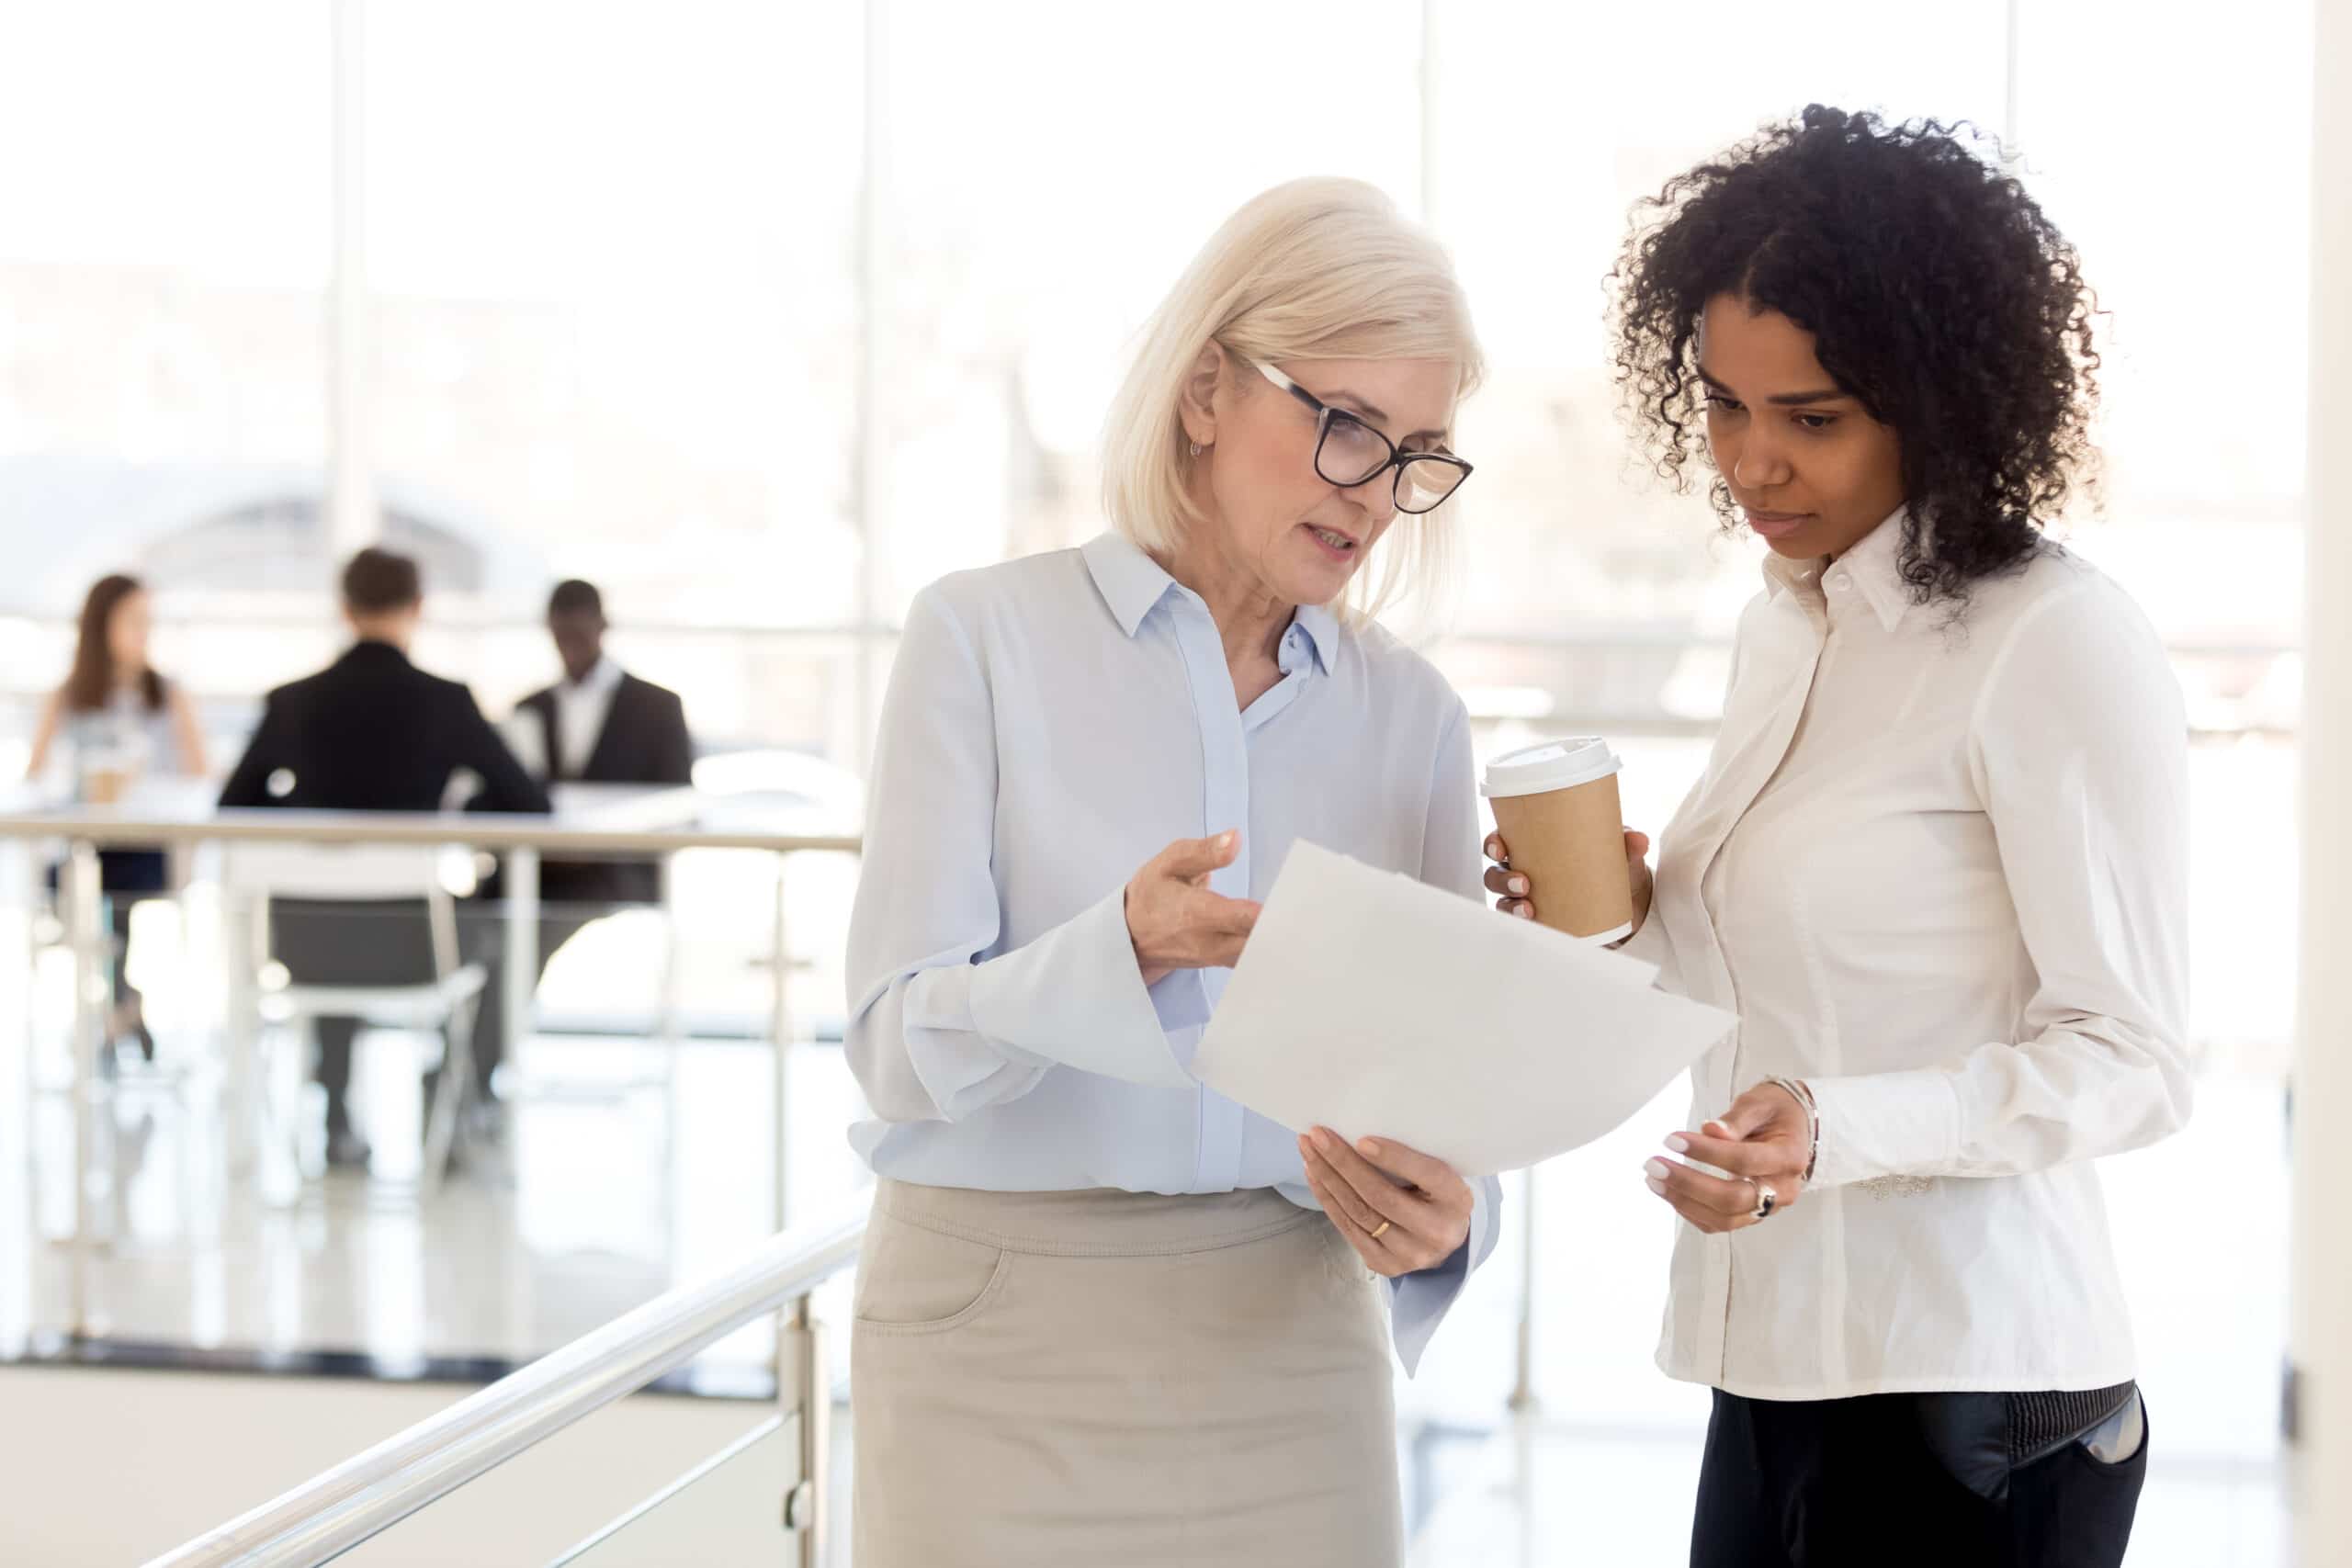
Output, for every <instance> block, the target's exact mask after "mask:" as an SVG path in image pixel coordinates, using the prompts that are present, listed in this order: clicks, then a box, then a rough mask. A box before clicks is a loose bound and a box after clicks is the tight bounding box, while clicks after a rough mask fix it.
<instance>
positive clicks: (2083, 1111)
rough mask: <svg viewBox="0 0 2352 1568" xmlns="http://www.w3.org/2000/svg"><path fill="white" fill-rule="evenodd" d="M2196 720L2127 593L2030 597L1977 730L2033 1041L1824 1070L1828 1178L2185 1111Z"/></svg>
mask: <svg viewBox="0 0 2352 1568" xmlns="http://www.w3.org/2000/svg"><path fill="white" fill-rule="evenodd" d="M1972 729H1973V732H1972V736H1971V746H1972V752H1973V755H1972V757H1971V764H1972V767H1973V770H1974V773H1975V775H1976V784H1977V788H1978V790H1979V792H1980V795H1981V798H1982V799H1983V800H1984V803H1985V813H1986V815H1987V816H1988V817H1989V818H1991V821H1992V825H1993V831H1994V835H1995V838H1996V841H1997V843H1998V847H1999V855H2000V868H2001V873H2002V875H2003V877H2004V879H2005V880H2006V882H2007V886H2008V891H2009V897H2010V898H2011V900H2012V901H2013V902H2014V904H2015V905H2016V908H2017V915H2018V934H2019V936H2020V937H2021V939H2022V941H2023V942H2024V946H2025V951H2026V954H2027V956H2028V957H2029V958H2030V960H2031V963H2032V970H2033V976H2034V988H2033V990H2032V991H2031V993H2030V998H2029V999H2028V1001H2027V1004H2026V1007H2025V1010H2024V1012H2023V1015H2022V1022H2021V1028H2020V1038H2019V1039H2018V1040H2016V1041H2013V1042H2005V1041H1996V1042H1991V1043H1961V1042H1956V1043H1955V1044H1956V1045H1957V1046H1958V1047H1959V1049H1958V1050H1957V1051H1956V1052H1955V1060H1954V1064H1953V1065H1951V1066H1940V1067H1935V1068H1927V1069H1920V1070H1915V1071H1908V1072H1898V1073H1883V1074H1872V1075H1868V1076H1862V1077H1838V1078H1818V1079H1815V1080H1813V1081H1812V1085H1811V1087H1812V1089H1813V1091H1814V1095H1815V1099H1816V1100H1818V1101H1819V1104H1820V1113H1821V1155H1820V1163H1819V1166H1818V1168H1816V1172H1815V1182H1816V1185H1824V1186H1836V1185H1838V1184H1841V1183H1844V1182H1849V1181H1857V1180H1865V1179H1872V1178H1876V1177H1880V1176H1893V1175H1910V1176H1954V1177H1972V1176H1979V1177H1989V1176H2011V1175H2017V1174H2019V1173H2022V1172H2026V1171H2033V1170H2042V1169H2047V1168H2052V1167H2054V1166H2059V1165H2064V1164H2067V1163H2069V1162H2072V1161H2075V1160H2082V1159H2093V1158H2097V1157H2098V1156H2103V1155H2110V1154H2119V1153H2121V1152H2123V1151H2124V1150H2127V1149H2132V1148H2137V1147H2139V1146H2141V1145H2144V1144H2149V1143H2153V1142H2154V1141H2155V1140H2157V1139H2158V1138H2161V1137H2164V1136H2165V1135H2166V1134H2170V1133H2173V1132H2175V1131H2177V1130H2178V1129H2179V1128H2180V1127H2181V1126H2183V1125H2184V1124H2186V1122H2188V1113H2189V1102H2190V1075H2189V1068H2188V1052H2187V1046H2186V1039H2187V1034H2188V996H2187V989H2188V987H2187V976H2188V719H2187V715H2186V712H2185V709H2184V706H2183V704H2182V701H2181V695H2180V688H2179V685H2178V683H2177V682H2176V681H2175V679H2174V677H2173V674H2172V671H2171V668H2170V666H2169V664H2168V663H2167V661H2166V660H2165V653H2164V649H2163V647H2162V645H2161V643H2160V642H2159V641H2158V640H2157V637H2156V636H2155V633H2154V629H2153V628H2152V627H2150V626H2149V625H2148V624H2147V622H2146V620H2145V619H2144V618H2143V617H2142V616H2141V615H2140V614H2139V612H2138V611H2137V610H2136V608H2134V607H2133V606H2132V605H2131V604H2130V602H2129V601H2128V600H2126V599H2125V598H2124V597H2123V596H2122V594H2121V593H2120V591H2118V590H2116V589H2114V588H2112V587H2110V586H2109V585H2108V584H2106V583H2104V582H2093V583H2090V584H2088V585H2086V587H2084V588H2082V589H2080V590H2077V591H2075V592H2066V593H2063V594H2057V595H2053V596H2052V597H2051V598H2049V599H2047V600H2044V601H2043V602H2042V603H2041V604H2038V605H2036V606H2035V607H2034V608H2033V609H2032V610H2030V611H2029V612H2028V615H2027V618H2026V619H2025V620H2024V621H2022V622H2020V623H2019V625H2018V626H2017V628H2016V629H2015V630H2014V632H2013V633H2012V634H2011V636H2010V639H2009V645H2008V647H2007V649H2005V650H2004V652H2003V653H2002V655H2001V656H2000V657H1999V658H1998V659H1997V660H1996V662H1995V665H1994V668H1993V671H1992V673H1991V675H1990V677H1989V678H1988V679H1987V681H1986V682H1985V690H1984V692H1983V694H1982V695H1981V696H1980V697H1979V699H1978V702H1977V708H1976V714H1975V718H1974V722H1973V727H1972Z"/></svg>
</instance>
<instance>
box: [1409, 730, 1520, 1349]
mask: <svg viewBox="0 0 2352 1568" xmlns="http://www.w3.org/2000/svg"><path fill="white" fill-rule="evenodd" d="M1475 771H1476V770H1475V767H1474V765H1473V763H1472V761H1471V752H1470V716H1469V714H1468V712H1467V710H1465V709H1464V707H1463V706H1462V704H1461V702H1460V700H1459V699H1456V701H1455V703H1454V705H1453V717H1452V718H1451V720H1450V721H1449V722H1448V724H1447V726H1446V730H1445V734H1444V737H1443V738H1442V739H1441V740H1440V741H1439V742H1438V758H1437V773H1436V776H1435V777H1434V778H1433V779H1432V781H1431V783H1430V818H1429V828H1428V831H1427V833H1426V835H1425V836H1424V838H1423V840H1422V842H1421V880H1422V881H1423V882H1426V883H1428V884H1429V885H1430V886H1432V887H1442V888H1444V889H1445V890H1446V891H1447V892H1449V893H1458V894H1460V895H1461V896H1462V897H1465V898H1468V899H1470V900H1471V901H1472V902H1474V903H1482V902H1484V901H1485V896H1486V887H1485V884H1484V882H1483V880H1482V878H1483V874H1484V866H1485V860H1484V855H1483V851H1482V848H1481V846H1482V844H1483V842H1484V840H1483V839H1482V837H1481V836H1480V834H1479V832H1478V795H1477V790H1476V787H1475V786H1474V783H1473V778H1474V774H1475ZM1504 918H1505V917H1503V916H1499V915H1498V916H1497V917H1496V919H1504ZM1470 1185H1471V1194H1472V1196H1471V1207H1470V1235H1469V1238H1468V1239H1467V1240H1465V1241H1464V1243H1463V1244H1462V1246H1461V1247H1457V1248H1455V1249H1454V1251H1453V1255H1452V1256H1450V1257H1448V1258H1445V1259H1444V1260H1443V1261H1442V1262H1439V1263H1435V1264H1432V1265H1430V1267H1429V1268H1427V1269H1417V1270H1416V1271H1414V1272H1413V1273H1410V1274H1407V1275H1403V1276H1401V1277H1399V1278H1397V1279H1396V1280H1390V1281H1389V1289H1390V1292H1391V1300H1390V1314H1389V1324H1390V1331H1391V1334H1392V1336H1393V1337H1394V1338H1395V1340H1396V1344H1397V1359H1398V1360H1400V1361H1401V1362H1403V1363H1404V1367H1405V1371H1407V1372H1408V1373H1409V1372H1412V1371H1416V1370H1417V1369H1419V1366H1420V1362H1421V1353H1422V1352H1423V1351H1424V1350H1426V1349H1428V1348H1429V1343H1430V1337H1431V1336H1432V1335H1434V1334H1436V1332H1437V1326H1438V1325H1439V1324H1440V1323H1441V1322H1442V1321H1443V1320H1444V1318H1445V1314H1446V1313H1447V1312H1448V1311H1449V1310H1450V1309H1451V1308H1452V1307H1453V1303H1454V1300H1455V1298H1457V1297H1459V1296H1460V1295H1461V1294H1462V1290H1463V1287H1464V1285H1467V1284H1468V1283H1469V1282H1470V1275H1471V1272H1472V1270H1474V1269H1476V1268H1477V1267H1478V1266H1479V1265H1480V1264H1482V1263H1484V1262H1486V1260H1487V1258H1489V1257H1491V1256H1492V1255H1493V1253H1494V1250H1495V1237H1496V1235H1497V1231H1498V1222H1499V1219H1500V1216H1501V1213H1502V1203H1503V1189H1502V1182H1501V1181H1500V1180H1499V1179H1497V1178H1495V1177H1492V1176H1485V1177H1480V1178H1478V1179H1476V1180H1475V1181H1473V1182H1472V1183H1471V1184H1470Z"/></svg>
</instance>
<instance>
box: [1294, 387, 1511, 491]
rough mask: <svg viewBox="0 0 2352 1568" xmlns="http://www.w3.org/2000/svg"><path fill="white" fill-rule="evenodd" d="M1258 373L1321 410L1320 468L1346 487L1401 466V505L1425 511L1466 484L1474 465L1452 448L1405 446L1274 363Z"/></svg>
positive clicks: (1365, 482) (1327, 480)
mask: <svg viewBox="0 0 2352 1568" xmlns="http://www.w3.org/2000/svg"><path fill="white" fill-rule="evenodd" d="M1258 374H1259V375H1261V376H1263V377H1264V378H1266V379H1267V380H1269V381H1272V383H1273V384H1274V385H1275V386H1277V387H1280V388H1281V389H1283V391H1285V392H1288V393H1289V394H1290V395H1291V396H1292V397H1294V398H1296V399H1297V400H1299V401H1300V402H1302V403H1305V404H1306V406H1307V408H1309V409H1310V410H1312V411H1313V412H1314V414H1315V472H1316V476H1317V478H1319V479H1322V480H1323V482H1324V483H1326V484H1332V485H1337V486H1339V487H1340V489H1341V490H1353V489H1355V488H1356V487H1357V486H1359V485H1368V484H1370V483H1371V482H1372V481H1373V480H1374V479H1378V478H1379V477H1380V476H1381V475H1382V474H1384V473H1385V472H1387V471H1388V470H1389V469H1390V468H1394V469H1396V470H1397V479H1396V482H1395V491H1394V493H1395V495H1396V497H1397V511H1399V512H1409V513H1416V514H1419V513H1423V512H1430V511H1434V510H1436V508H1437V507H1439V506H1440V505H1442V504H1443V502H1445V500H1446V498H1447V497H1448V496H1451V495H1452V494H1453V492H1454V491H1457V490H1460V489H1461V488H1462V481H1463V480H1464V479H1468V478H1469V477H1470V465H1469V464H1467V463H1465V462H1464V461H1463V460H1462V459H1461V458H1459V457H1455V456H1454V455H1453V453H1451V452H1405V451H1399V450H1398V449H1397V444H1396V443H1395V442H1393V441H1391V440H1389V439H1388V437H1386V436H1385V435H1383V434H1380V432H1378V431H1377V430H1374V429H1373V427H1372V426H1371V425H1369V424H1366V423H1364V422H1363V420H1361V419H1358V418H1357V417H1356V416H1355V415H1354V414H1351V413H1350V412H1348V411H1347V410H1345V409H1335V408H1333V407H1332V406H1331V405H1330V404H1329V403H1327V402H1325V401H1324V400H1322V399H1320V398H1318V397H1317V396H1316V395H1315V394H1314V393H1312V392H1310V391H1308V390H1307V389H1306V388H1304V387H1302V386H1300V385H1299V384H1298V383H1297V382H1295V381H1294V380H1292V379H1291V378H1289V377H1287V376H1285V375H1283V373H1282V372H1281V371H1279V370H1277V369H1275V368H1274V367H1272V366H1271V365H1261V366H1259V367H1258Z"/></svg>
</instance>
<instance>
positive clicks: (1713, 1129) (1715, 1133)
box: [1699, 1122, 1731, 1138]
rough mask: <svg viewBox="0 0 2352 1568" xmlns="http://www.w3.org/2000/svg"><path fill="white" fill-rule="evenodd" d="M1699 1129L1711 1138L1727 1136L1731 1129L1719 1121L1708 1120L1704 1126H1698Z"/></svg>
mask: <svg viewBox="0 0 2352 1568" xmlns="http://www.w3.org/2000/svg"><path fill="white" fill-rule="evenodd" d="M1699 1131H1701V1132H1702V1133H1704V1134H1707V1136H1709V1137H1711V1138H1728V1137H1730V1136H1731V1129H1730V1128H1728V1127H1726V1126H1724V1124H1723V1123H1722V1122H1708V1123H1707V1124H1706V1125H1705V1126H1703V1127H1702V1128H1700V1129H1699Z"/></svg>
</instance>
